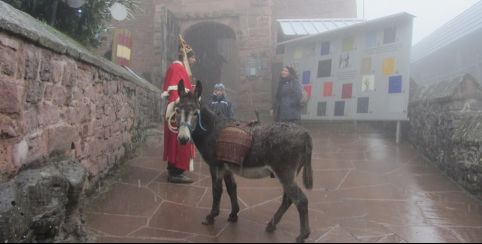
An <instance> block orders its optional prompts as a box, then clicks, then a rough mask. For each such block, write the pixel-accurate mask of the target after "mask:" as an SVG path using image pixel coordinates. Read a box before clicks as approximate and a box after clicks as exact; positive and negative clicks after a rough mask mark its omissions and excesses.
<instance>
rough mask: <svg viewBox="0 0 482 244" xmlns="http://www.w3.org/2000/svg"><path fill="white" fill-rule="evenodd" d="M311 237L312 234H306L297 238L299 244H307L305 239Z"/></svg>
mask: <svg viewBox="0 0 482 244" xmlns="http://www.w3.org/2000/svg"><path fill="white" fill-rule="evenodd" d="M309 236H310V233H309V232H308V233H306V234H301V235H299V236H298V237H296V242H297V243H305V239H306V238H308V237H309Z"/></svg>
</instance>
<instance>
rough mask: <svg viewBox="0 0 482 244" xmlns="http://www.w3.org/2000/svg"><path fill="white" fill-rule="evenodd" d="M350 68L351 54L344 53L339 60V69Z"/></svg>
mask: <svg viewBox="0 0 482 244" xmlns="http://www.w3.org/2000/svg"><path fill="white" fill-rule="evenodd" d="M349 67H350V54H349V53H342V54H340V57H339V59H338V68H340V69H346V68H349Z"/></svg>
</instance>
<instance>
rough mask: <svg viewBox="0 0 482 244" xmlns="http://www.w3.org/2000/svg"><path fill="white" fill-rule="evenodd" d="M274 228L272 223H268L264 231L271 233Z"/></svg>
mask: <svg viewBox="0 0 482 244" xmlns="http://www.w3.org/2000/svg"><path fill="white" fill-rule="evenodd" d="M275 230H276V225H273V224H271V223H269V224H268V225H267V226H266V232H268V233H273V232H274V231H275Z"/></svg>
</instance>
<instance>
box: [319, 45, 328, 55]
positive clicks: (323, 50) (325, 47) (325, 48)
mask: <svg viewBox="0 0 482 244" xmlns="http://www.w3.org/2000/svg"><path fill="white" fill-rule="evenodd" d="M320 54H321V56H324V55H328V54H330V42H322V43H321V52H320Z"/></svg>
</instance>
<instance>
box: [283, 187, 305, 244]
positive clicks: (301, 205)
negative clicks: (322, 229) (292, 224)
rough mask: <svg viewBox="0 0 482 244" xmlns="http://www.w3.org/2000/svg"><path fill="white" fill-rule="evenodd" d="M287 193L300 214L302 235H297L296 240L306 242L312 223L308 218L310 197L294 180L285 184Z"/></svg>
mask: <svg viewBox="0 0 482 244" xmlns="http://www.w3.org/2000/svg"><path fill="white" fill-rule="evenodd" d="M283 188H284V190H285V193H286V195H288V197H289V198H290V199H291V201H293V203H294V204H295V205H296V208H297V209H298V213H299V215H300V235H299V236H298V237H296V242H304V240H305V239H306V238H308V236H310V223H309V220H308V199H307V198H306V195H305V194H304V193H303V191H302V190H301V189H300V187H299V186H298V185H297V184H296V183H295V182H294V181H292V182H291V183H289V184H286V185H283Z"/></svg>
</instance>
